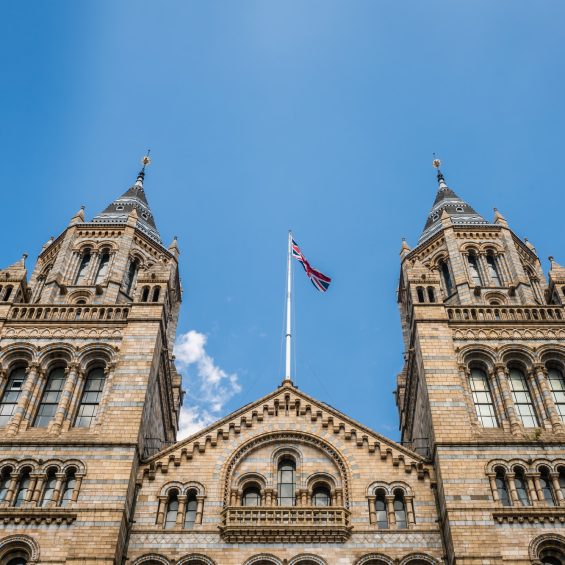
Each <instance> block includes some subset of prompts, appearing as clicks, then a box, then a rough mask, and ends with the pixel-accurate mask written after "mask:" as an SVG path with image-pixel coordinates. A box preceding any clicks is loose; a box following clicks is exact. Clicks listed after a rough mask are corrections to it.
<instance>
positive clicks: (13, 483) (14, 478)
mask: <svg viewBox="0 0 565 565" xmlns="http://www.w3.org/2000/svg"><path fill="white" fill-rule="evenodd" d="M19 481H20V474H19V473H16V472H13V473H10V484H9V485H8V492H7V493H6V502H7V503H8V506H13V505H14V501H15V500H14V499H15V496H16V489H17V488H18V483H19Z"/></svg>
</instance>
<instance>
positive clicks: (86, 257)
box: [75, 249, 92, 285]
mask: <svg viewBox="0 0 565 565" xmlns="http://www.w3.org/2000/svg"><path fill="white" fill-rule="evenodd" d="M91 259H92V255H91V254H90V249H85V250H84V251H83V253H82V257H81V259H80V265H79V268H78V271H77V276H76V278H75V285H78V284H83V283H84V281H85V280H86V277H87V275H88V267H89V266H90V260H91Z"/></svg>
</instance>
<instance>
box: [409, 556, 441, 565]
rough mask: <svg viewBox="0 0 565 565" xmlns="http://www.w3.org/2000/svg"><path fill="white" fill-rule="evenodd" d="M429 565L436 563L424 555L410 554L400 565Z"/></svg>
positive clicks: (435, 564)
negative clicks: (421, 564) (424, 564)
mask: <svg viewBox="0 0 565 565" xmlns="http://www.w3.org/2000/svg"><path fill="white" fill-rule="evenodd" d="M422 562H423V563H429V564H430V565H437V563H438V561H437V560H436V559H434V558H433V557H430V556H429V555H426V554H425V553H410V555H407V556H406V557H405V558H404V559H403V560H402V561H401V562H400V565H420V563H422Z"/></svg>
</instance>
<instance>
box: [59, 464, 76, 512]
mask: <svg viewBox="0 0 565 565" xmlns="http://www.w3.org/2000/svg"><path fill="white" fill-rule="evenodd" d="M76 485H77V479H76V474H75V470H74V469H69V470H68V471H67V476H66V477H65V484H64V485H63V495H62V496H61V506H63V507H64V506H68V505H69V504H70V503H71V502H72V500H73V494H74V492H75V488H76Z"/></svg>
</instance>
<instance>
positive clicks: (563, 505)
mask: <svg viewBox="0 0 565 565" xmlns="http://www.w3.org/2000/svg"><path fill="white" fill-rule="evenodd" d="M438 179H439V190H438V194H437V197H436V200H435V202H434V205H433V208H432V211H431V213H430V215H429V217H428V219H427V222H426V226H425V229H424V233H423V234H422V237H421V238H420V240H419V243H418V245H417V247H415V248H414V249H412V250H411V249H410V248H409V247H408V245H407V244H406V243H404V244H403V246H402V250H401V276H400V282H399V293H398V301H399V306H400V312H401V320H402V328H403V336H404V343H405V365H404V368H403V370H402V372H401V373H400V375H399V376H398V387H397V391H396V400H397V404H398V408H399V414H400V423H401V431H402V443H401V444H400V443H395V442H393V441H391V440H389V439H387V438H385V437H383V436H381V435H379V434H377V433H375V432H373V431H372V430H370V429H367V428H365V427H364V426H362V425H361V424H359V423H357V422H356V421H354V420H352V419H351V418H350V417H348V416H346V415H344V414H342V413H340V412H338V411H337V410H335V409H334V408H332V407H331V406H329V405H327V404H325V403H323V402H319V401H317V400H316V399H314V398H312V397H311V396H308V395H307V394H305V393H304V392H302V391H300V390H298V389H297V388H296V387H295V386H294V385H293V384H292V383H290V382H288V381H285V382H284V383H283V384H282V385H281V386H279V387H278V388H276V389H275V390H274V391H273V392H272V393H270V394H268V395H267V396H265V397H263V398H261V399H259V400H257V401H256V402H254V403H252V404H250V405H247V406H245V407H243V408H241V409H240V410H238V411H236V412H234V413H232V414H230V415H229V416H227V417H226V418H224V419H222V420H220V421H219V422H216V423H215V424H213V425H212V426H210V427H208V428H207V429H205V430H202V431H201V432H199V433H197V434H195V435H194V436H192V437H189V438H187V439H186V440H183V441H180V442H178V443H175V438H176V430H177V428H178V413H179V409H180V405H181V402H182V390H181V379H180V376H179V375H178V373H177V372H176V369H175V366H174V359H173V356H172V347H173V343H174V338H175V331H176V323H177V317H178V312H179V307H180V301H181V287H180V282H179V279H178V266H177V261H178V257H179V250H178V247H177V244H176V241H175V242H173V244H172V245H171V246H170V247H169V248H168V249H167V248H165V247H163V245H162V242H161V238H160V236H159V232H158V230H157V226H156V223H155V221H154V219H153V216H152V213H151V210H150V207H149V204H148V203H147V199H146V196H145V192H144V189H143V180H144V171H142V172H141V173H140V174H139V176H138V179H137V181H136V183H135V184H134V185H133V186H132V187H131V188H130V189H128V190H127V191H126V192H125V193H124V194H123V195H122V196H121V197H120V198H118V199H116V200H115V201H114V202H113V203H112V204H111V205H110V206H108V208H106V210H105V211H104V212H103V213H101V214H99V215H98V216H96V218H94V220H92V221H90V222H87V221H85V218H84V212H83V211H82V210H81V211H79V212H78V213H77V214H76V215H75V216H74V217H73V218H72V220H71V222H70V224H69V226H68V227H67V228H66V230H65V231H64V232H63V233H62V234H61V235H60V236H59V237H58V238H57V239H51V240H49V241H48V242H47V243H46V245H45V246H44V248H43V250H42V251H41V254H40V256H39V258H38V261H37V264H36V266H35V269H34V271H33V273H32V275H31V278H30V281H29V284H28V282H27V276H26V268H25V257H24V258H23V259H22V260H21V261H19V262H18V263H16V264H14V265H12V266H10V267H8V268H7V269H4V270H2V271H0V387H1V388H0V430H1V436H0V521H1V524H2V531H1V532H0V563H1V564H7V565H19V564H23V563H46V564H47V563H50V564H56V565H62V564H76V565H78V564H81V565H82V564H92V565H94V564H113V563H116V564H125V563H129V564H132V565H139V564H142V563H143V564H146V565H149V564H153V565H155V564H162V565H173V564H174V565H181V564H185V565H252V564H253V565H429V564H434V565H439V564H450V565H452V564H454V565H460V564H462V565H479V564H481V565H486V564H490V565H495V564H501V563H503V564H512V565H514V564H515V565H525V564H532V563H534V564H536V565H540V564H546V565H565V549H564V548H565V543H564V540H565V537H564V535H563V528H564V526H565V500H564V491H565V426H564V424H563V419H564V418H565V380H564V368H565V342H564V338H565V310H564V308H563V305H564V304H565V269H563V268H561V267H560V266H559V265H558V264H557V263H555V262H554V261H553V262H552V266H551V271H550V275H549V282H548V283H547V282H546V279H545V276H544V274H543V272H542V269H541V265H540V262H539V259H538V257H537V255H536V252H535V249H534V248H533V246H532V245H531V244H530V243H529V242H527V241H522V240H520V239H519V238H518V237H517V236H516V235H515V234H514V233H513V232H512V231H511V230H510V228H509V227H508V224H507V223H506V221H505V220H504V218H503V217H502V216H501V215H500V213H498V212H497V213H496V214H495V219H494V221H493V222H492V223H489V222H487V221H486V220H484V219H483V218H482V216H480V215H479V214H478V213H477V212H476V211H475V210H474V209H473V208H472V207H471V206H470V205H468V204H467V203H465V202H464V201H463V200H461V199H460V198H459V197H458V196H457V195H456V194H455V193H454V192H453V191H452V190H451V189H449V188H448V187H447V185H446V183H445V181H444V179H443V176H442V175H441V173H440V174H439V175H438Z"/></svg>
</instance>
